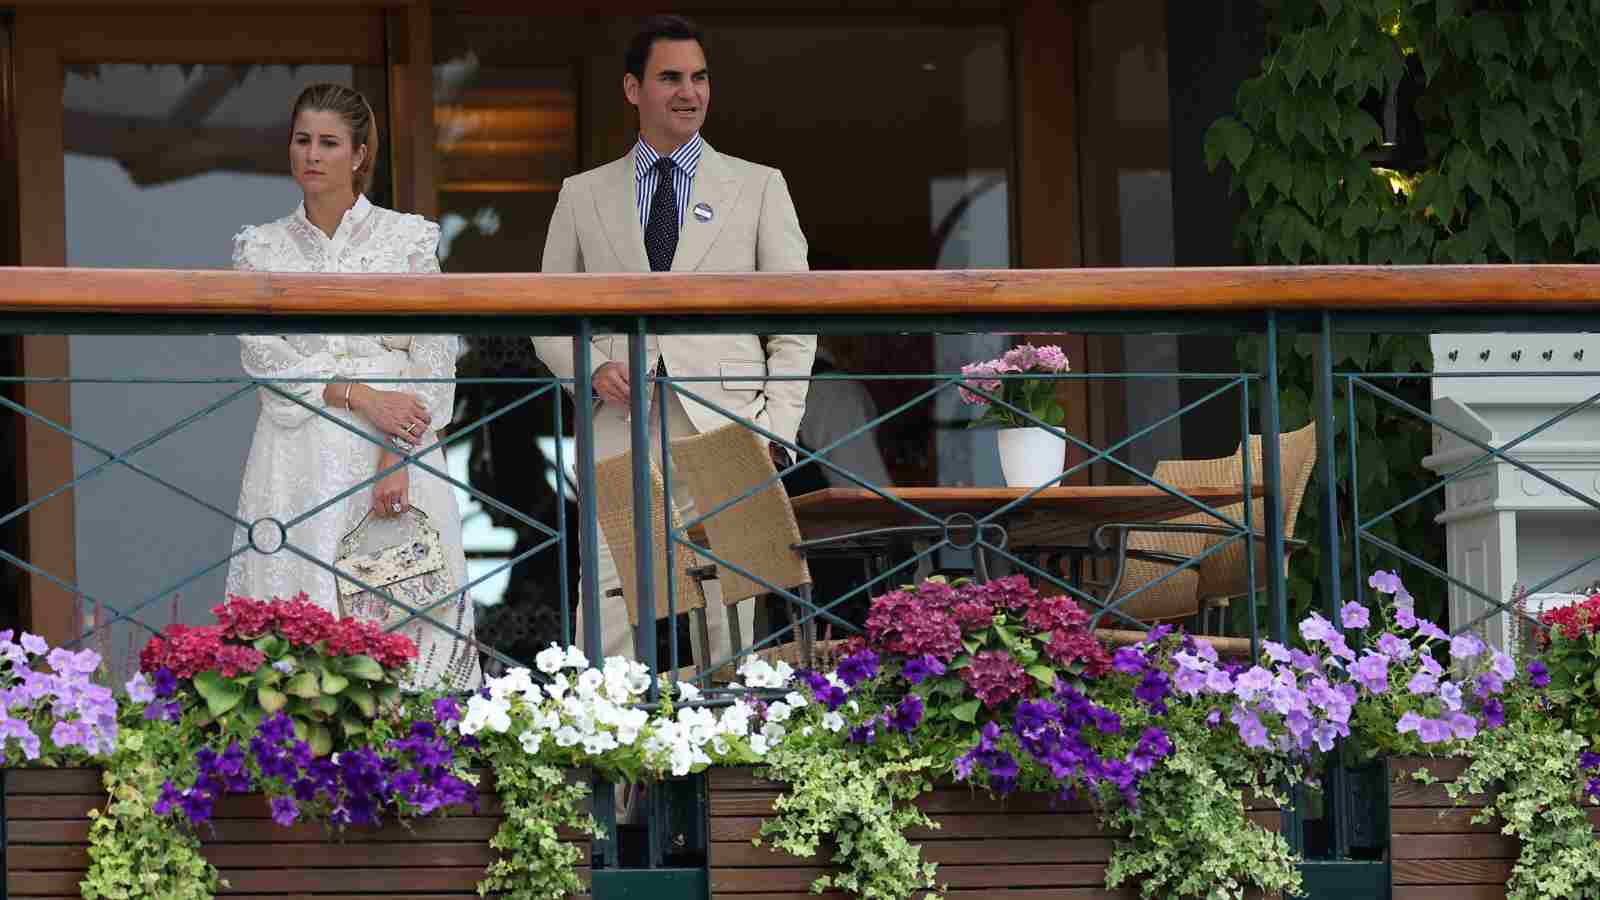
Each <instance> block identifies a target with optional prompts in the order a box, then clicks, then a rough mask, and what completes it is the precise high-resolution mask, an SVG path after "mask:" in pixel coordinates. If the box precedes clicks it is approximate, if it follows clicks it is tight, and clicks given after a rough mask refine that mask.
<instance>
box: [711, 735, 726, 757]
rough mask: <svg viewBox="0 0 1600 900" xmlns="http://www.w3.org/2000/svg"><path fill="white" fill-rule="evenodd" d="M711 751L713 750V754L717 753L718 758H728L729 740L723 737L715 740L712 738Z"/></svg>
mask: <svg viewBox="0 0 1600 900" xmlns="http://www.w3.org/2000/svg"><path fill="white" fill-rule="evenodd" d="M711 750H712V752H714V753H716V754H717V755H718V756H727V755H728V739H727V738H723V737H714V738H712V739H711Z"/></svg>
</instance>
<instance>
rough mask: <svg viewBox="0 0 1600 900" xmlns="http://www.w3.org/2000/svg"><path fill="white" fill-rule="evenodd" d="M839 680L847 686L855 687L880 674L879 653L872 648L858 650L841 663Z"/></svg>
mask: <svg viewBox="0 0 1600 900" xmlns="http://www.w3.org/2000/svg"><path fill="white" fill-rule="evenodd" d="M838 674H839V680H840V681H843V682H844V683H845V686H846V687H851V688H853V687H855V686H856V685H858V684H860V683H861V682H863V681H866V680H867V679H869V678H871V677H873V676H874V675H877V674H878V654H877V653H875V652H873V651H872V650H858V651H856V652H855V653H852V654H850V655H849V656H846V657H845V658H844V659H843V660H842V661H841V662H840V663H839V672H838Z"/></svg>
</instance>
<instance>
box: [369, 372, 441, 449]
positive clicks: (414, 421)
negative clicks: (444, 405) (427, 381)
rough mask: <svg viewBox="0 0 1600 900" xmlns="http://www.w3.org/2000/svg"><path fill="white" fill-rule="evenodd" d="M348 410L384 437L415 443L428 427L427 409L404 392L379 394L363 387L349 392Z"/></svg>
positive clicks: (414, 395) (414, 397)
mask: <svg viewBox="0 0 1600 900" xmlns="http://www.w3.org/2000/svg"><path fill="white" fill-rule="evenodd" d="M350 409H351V410H352V411H354V412H355V413H357V414H358V415H360V416H361V417H362V418H363V419H366V420H367V421H368V422H371V423H372V424H373V425H374V426H375V427H377V429H378V430H379V431H381V432H383V433H384V434H389V435H394V436H395V437H397V438H400V439H402V440H405V441H409V442H411V443H416V442H417V441H419V440H421V439H422V436H423V435H424V434H426V433H427V432H428V428H429V426H430V425H431V424H432V423H431V421H430V420H429V418H428V408H427V407H426V406H423V405H422V401H421V400H418V399H417V395H416V394H408V393H406V392H405V391H380V390H378V389H376V388H370V387H367V386H366V385H364V384H358V385H354V386H353V387H352V388H351V391H350Z"/></svg>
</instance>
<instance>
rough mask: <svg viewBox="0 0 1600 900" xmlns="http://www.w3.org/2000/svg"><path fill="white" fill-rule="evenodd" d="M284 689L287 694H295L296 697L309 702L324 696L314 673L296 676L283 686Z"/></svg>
mask: <svg viewBox="0 0 1600 900" xmlns="http://www.w3.org/2000/svg"><path fill="white" fill-rule="evenodd" d="M283 689H284V691H285V692H286V693H289V694H293V695H294V696H296V697H304V698H305V699H307V700H310V699H311V698H313V697H320V696H322V690H321V688H319V687H317V676H316V675H315V674H314V673H312V672H301V673H300V674H298V675H296V676H294V677H293V678H291V679H289V683H288V684H286V685H284V686H283Z"/></svg>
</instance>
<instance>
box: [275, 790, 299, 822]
mask: <svg viewBox="0 0 1600 900" xmlns="http://www.w3.org/2000/svg"><path fill="white" fill-rule="evenodd" d="M299 818H300V807H298V806H296V805H295V802H294V800H292V799H291V798H289V797H273V798H272V821H274V822H276V823H278V824H279V825H282V826H284V827H288V826H290V825H293V824H294V823H295V821H296V820H297V819H299Z"/></svg>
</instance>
